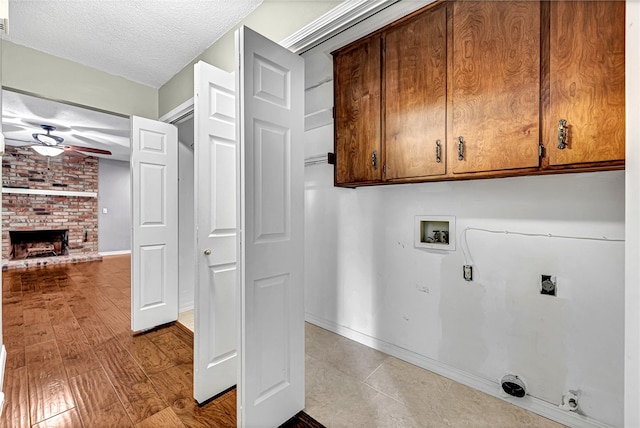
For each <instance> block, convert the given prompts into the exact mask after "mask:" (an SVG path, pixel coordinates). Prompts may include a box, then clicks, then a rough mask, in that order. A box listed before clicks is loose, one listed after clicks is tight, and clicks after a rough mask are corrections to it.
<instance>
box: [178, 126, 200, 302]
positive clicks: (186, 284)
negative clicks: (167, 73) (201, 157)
mask: <svg viewBox="0 0 640 428" xmlns="http://www.w3.org/2000/svg"><path fill="white" fill-rule="evenodd" d="M178 141H179V143H180V144H178V199H179V205H178V219H179V224H178V266H179V267H178V269H179V276H178V281H179V285H178V290H179V297H178V309H179V311H180V312H183V311H186V310H189V309H193V303H194V291H195V247H196V244H195V242H196V235H195V225H194V212H193V210H194V205H193V119H189V120H188V121H186V122H183V123H181V124H180V125H178Z"/></svg>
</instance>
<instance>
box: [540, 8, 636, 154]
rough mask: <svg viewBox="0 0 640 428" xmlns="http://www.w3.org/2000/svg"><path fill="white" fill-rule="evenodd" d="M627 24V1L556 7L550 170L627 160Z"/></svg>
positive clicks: (553, 17)
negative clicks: (561, 124)
mask: <svg viewBox="0 0 640 428" xmlns="http://www.w3.org/2000/svg"><path fill="white" fill-rule="evenodd" d="M624 22H625V3H624V2H622V1H620V2H618V1H601V2H598V1H553V2H551V29H550V54H551V58H550V73H549V74H550V100H549V102H550V117H549V121H550V123H548V124H547V125H548V129H549V131H548V135H547V141H546V144H545V146H546V147H547V149H548V151H549V164H550V165H567V164H575V163H584V162H599V161H614V160H623V159H624V152H625V95H624V90H625V89H624V78H625V77H624V74H625V73H624V61H625V56H624V43H625V24H624ZM560 120H566V131H565V133H566V144H564V145H563V144H561V143H560V141H559V140H558V133H559V129H558V128H559V127H558V123H559V121H560Z"/></svg>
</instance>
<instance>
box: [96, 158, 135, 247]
mask: <svg viewBox="0 0 640 428" xmlns="http://www.w3.org/2000/svg"><path fill="white" fill-rule="evenodd" d="M104 209H106V210H107V213H106V214H105V213H104V212H103V210H104ZM111 251H131V182H130V167H129V162H123V161H117V160H112V159H104V158H100V159H99V160H98V252H100V253H106V252H111Z"/></svg>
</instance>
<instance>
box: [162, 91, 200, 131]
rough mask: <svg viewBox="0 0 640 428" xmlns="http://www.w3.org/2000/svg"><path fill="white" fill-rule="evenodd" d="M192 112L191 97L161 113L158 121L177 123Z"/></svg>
mask: <svg viewBox="0 0 640 428" xmlns="http://www.w3.org/2000/svg"><path fill="white" fill-rule="evenodd" d="M192 114H193V97H191V98H189V99H188V100H187V101H185V102H183V103H182V104H180V105H179V106H178V107H175V108H173V109H172V110H170V111H169V112H167V113H165V114H163V115H162V117H161V118H160V119H158V120H159V121H160V122H166V123H172V124H174V125H177V124H179V123H182V122H183V121H184V120H186V119H188V118H189V117H190V116H191V115H192Z"/></svg>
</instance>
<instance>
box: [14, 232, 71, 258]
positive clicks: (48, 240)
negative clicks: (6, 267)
mask: <svg viewBox="0 0 640 428" xmlns="http://www.w3.org/2000/svg"><path fill="white" fill-rule="evenodd" d="M9 239H10V249H11V252H10V254H9V260H24V259H31V258H38V257H55V256H66V255H67V254H69V230H68V229H64V230H14V231H9Z"/></svg>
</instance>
